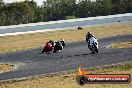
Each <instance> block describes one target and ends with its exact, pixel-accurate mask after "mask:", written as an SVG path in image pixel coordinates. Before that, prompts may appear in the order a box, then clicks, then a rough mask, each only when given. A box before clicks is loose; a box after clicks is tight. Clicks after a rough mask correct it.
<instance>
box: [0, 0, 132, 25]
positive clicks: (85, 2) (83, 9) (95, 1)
mask: <svg viewBox="0 0 132 88" xmlns="http://www.w3.org/2000/svg"><path fill="white" fill-rule="evenodd" d="M131 12H132V0H46V1H44V2H43V5H42V6H38V5H37V3H36V2H35V1H34V0H30V1H29V0H25V1H21V2H13V3H5V2H4V1H3V0H0V26H4V25H17V24H27V23H36V22H46V21H56V20H64V19H76V18H85V17H94V16H106V15H113V14H123V13H131Z"/></svg>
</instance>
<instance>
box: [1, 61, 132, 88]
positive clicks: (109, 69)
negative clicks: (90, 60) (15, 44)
mask: <svg viewBox="0 0 132 88" xmlns="http://www.w3.org/2000/svg"><path fill="white" fill-rule="evenodd" d="M87 73H93V74H106V73H107V74H128V73H129V74H130V75H132V62H129V63H123V64H117V65H110V66H102V67H96V68H90V69H88V70H87ZM131 86H132V82H131V83H130V84H85V85H83V86H80V85H78V84H77V83H76V73H75V71H74V72H66V73H59V74H56V75H50V76H48V75H47V76H41V77H39V78H33V79H28V80H24V81H23V80H21V81H10V82H5V83H0V88H121V87H122V88H131Z"/></svg>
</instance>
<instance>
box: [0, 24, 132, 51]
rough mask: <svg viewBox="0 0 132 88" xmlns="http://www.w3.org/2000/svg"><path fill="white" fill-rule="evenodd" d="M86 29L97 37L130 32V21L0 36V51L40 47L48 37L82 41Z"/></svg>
mask: <svg viewBox="0 0 132 88" xmlns="http://www.w3.org/2000/svg"><path fill="white" fill-rule="evenodd" d="M88 31H91V32H92V33H93V34H94V35H95V36H97V38H104V37H110V36H117V35H127V34H132V22H130V23H121V24H114V25H107V26H94V27H85V28H83V30H80V31H78V30H77V29H69V30H60V31H52V32H44V33H35V34H25V35H18V36H6V37H0V44H1V45H0V53H8V52H16V51H20V50H26V49H31V48H38V47H42V46H43V45H44V44H45V42H47V41H49V40H50V39H52V40H60V39H61V38H64V39H65V40H66V42H75V41H82V40H84V39H85V34H86V33H87V32H88Z"/></svg>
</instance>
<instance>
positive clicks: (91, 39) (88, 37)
mask: <svg viewBox="0 0 132 88" xmlns="http://www.w3.org/2000/svg"><path fill="white" fill-rule="evenodd" d="M86 42H87V43H88V48H89V49H90V50H91V51H92V45H93V43H94V42H95V43H96V44H97V49H98V41H97V39H96V37H95V36H94V35H93V34H92V33H91V32H88V33H87V35H86Z"/></svg>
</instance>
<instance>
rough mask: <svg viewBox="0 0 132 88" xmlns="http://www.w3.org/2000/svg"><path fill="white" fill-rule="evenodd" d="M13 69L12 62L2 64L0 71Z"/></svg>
mask: <svg viewBox="0 0 132 88" xmlns="http://www.w3.org/2000/svg"><path fill="white" fill-rule="evenodd" d="M11 70H13V65H10V64H0V73H3V72H8V71H11Z"/></svg>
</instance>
